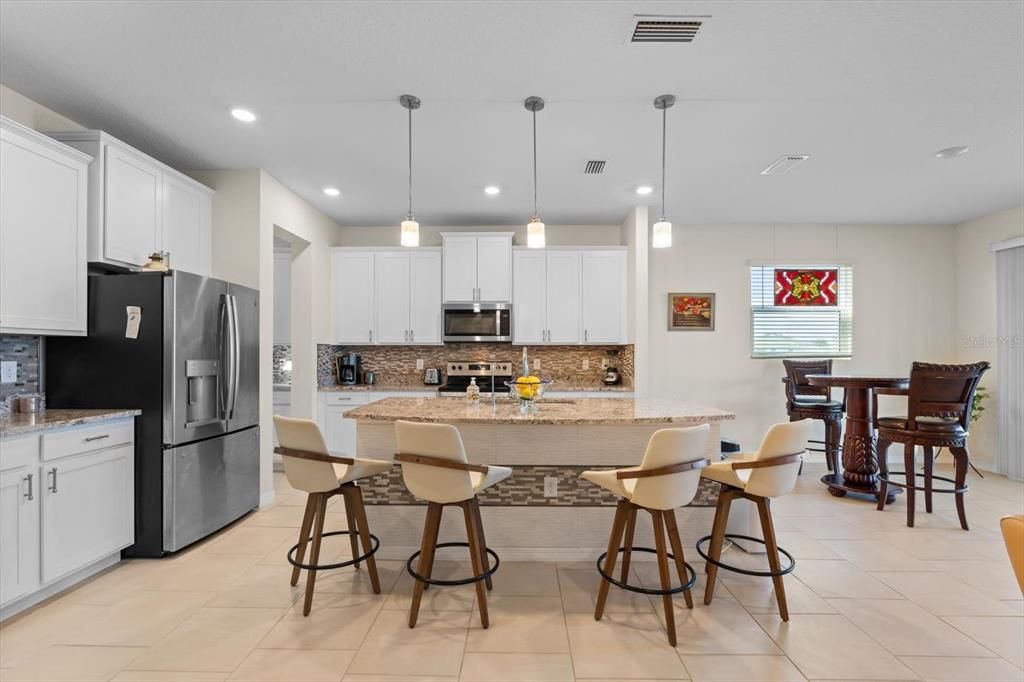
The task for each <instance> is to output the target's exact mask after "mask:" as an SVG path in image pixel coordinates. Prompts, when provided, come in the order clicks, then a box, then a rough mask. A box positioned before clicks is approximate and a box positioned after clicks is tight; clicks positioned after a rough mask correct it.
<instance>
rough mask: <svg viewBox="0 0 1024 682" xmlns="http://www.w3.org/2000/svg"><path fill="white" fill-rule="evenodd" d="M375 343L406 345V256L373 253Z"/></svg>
mask: <svg viewBox="0 0 1024 682" xmlns="http://www.w3.org/2000/svg"><path fill="white" fill-rule="evenodd" d="M373 277H374V281H375V292H376V295H375V307H376V311H377V324H376V326H375V327H374V329H375V330H376V334H375V336H374V341H376V342H377V343H396V344H399V343H408V342H409V254H408V253H394V252H383V253H378V254H374V260H373Z"/></svg>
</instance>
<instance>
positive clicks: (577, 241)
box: [334, 222, 622, 246]
mask: <svg viewBox="0 0 1024 682" xmlns="http://www.w3.org/2000/svg"><path fill="white" fill-rule="evenodd" d="M442 232H515V236H513V237H512V243H513V244H516V245H522V246H525V245H526V225H525V224H523V225H500V226H495V225H490V226H486V227H442V226H426V225H420V246H441V233H442ZM544 233H545V238H546V240H547V244H548V246H612V245H619V244H622V234H621V227H620V226H618V225H548V226H547V227H546V228H545V230H544ZM337 234H338V240H337V241H336V242H335V244H334V246H399V243H398V237H399V232H398V223H397V222H396V223H395V224H394V225H378V226H374V227H341V228H338V232H337Z"/></svg>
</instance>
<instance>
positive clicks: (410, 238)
mask: <svg viewBox="0 0 1024 682" xmlns="http://www.w3.org/2000/svg"><path fill="white" fill-rule="evenodd" d="M398 102H399V104H401V105H402V106H403V107H405V108H406V109H408V110H409V211H408V212H407V213H406V214H405V220H403V221H402V238H401V244H402V246H419V245H420V224H419V223H418V222H416V218H414V217H413V214H412V110H413V109H419V108H420V98H419V97H414V96H413V95H402V96H401V97H399V98H398Z"/></svg>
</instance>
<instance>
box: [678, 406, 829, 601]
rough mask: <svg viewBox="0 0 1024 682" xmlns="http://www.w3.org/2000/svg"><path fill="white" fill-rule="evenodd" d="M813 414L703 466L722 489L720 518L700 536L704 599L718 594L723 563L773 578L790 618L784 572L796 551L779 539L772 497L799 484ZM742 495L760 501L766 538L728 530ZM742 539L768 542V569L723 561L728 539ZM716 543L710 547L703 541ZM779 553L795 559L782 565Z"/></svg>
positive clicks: (703, 475)
mask: <svg viewBox="0 0 1024 682" xmlns="http://www.w3.org/2000/svg"><path fill="white" fill-rule="evenodd" d="M810 431H811V420H810V419H802V420H800V421H798V422H790V423H788V424H786V423H783V424H776V425H774V426H773V427H771V428H770V429H768V433H766V434H765V436H764V440H762V441H761V447H760V448H758V450H757V452H756V453H754V454H753V455H748V456H743V455H742V454H741V456H739V457H736V458H733V459H729V460H726V461H722V462H715V463H713V464H712V465H711V466H709V467H707V468H706V469H703V470H702V471H701V472H700V475H701V478H707V479H710V480H712V481H717V482H718V483H719V484H721V486H722V489H721V492H720V493H719V494H718V506H717V507H716V508H715V520H714V523H713V525H712V527H711V535H705V536H704V537H702V538H701V539H700V540H698V541H697V553H698V554H700V555H701V556H702V557H703V558H704V560H705V561H706V562H707V585H706V586H705V588H704V603H705V604H710V603H711V600H712V598H713V597H714V595H715V580H716V579H717V578H718V569H719V568H722V569H725V570H727V571H731V572H734V573H741V574H743V575H752V576H760V577H765V578H771V579H772V582H773V583H774V586H775V601H776V603H778V605H779V616H780V617H781V618H782V620H784V621H788V620H789V606H788V605H787V603H786V588H785V585H784V584H783V582H782V581H783V576H784V575H786V574H787V573H790V572H792V570H793V569H794V568H795V567H796V560H795V559H793V555H791V554H790V553H789V552H787V551H786V550H784V549H783V548H781V547H779V545H778V542H777V541H776V539H775V525H774V523H773V522H772V512H771V506H770V505H771V499H772V498H774V497H781V496H782V495H787V494H789V493H790V492H791V491H792V490H793V488H794V486H796V478H797V475H798V472H799V470H800V462H801V461H802V460H803V457H804V452H805V450H806V449H807V436H808V435H810ZM737 498H742V499H746V500H750V501H751V502H753V503H754V504H755V505H757V511H758V515H759V516H760V517H761V534H762V535H763V536H764V539H761V538H755V537H752V536H749V535H734V534H731V533H726V532H725V531H726V526H727V525H728V523H729V509H730V508H731V507H732V501H733V500H734V499H737ZM732 539H740V540H747V541H749V542H756V543H760V544H763V545H764V546H765V550H766V552H767V555H768V567H769V570H767V571H755V570H750V569H746V568H740V567H738V566H731V565H729V564H726V563H724V562H722V548H723V547H724V546H725V541H726V540H732ZM705 543H710V544H709V545H708V549H707V551H706V552H705V551H704V549H703V547H702V545H704V544H705ZM779 554H782V555H783V556H785V557H786V558H787V559H788V560H789V563H788V565H786V566H783V565H782V562H781V561H780V560H779Z"/></svg>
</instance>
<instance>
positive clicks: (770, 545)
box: [757, 497, 789, 621]
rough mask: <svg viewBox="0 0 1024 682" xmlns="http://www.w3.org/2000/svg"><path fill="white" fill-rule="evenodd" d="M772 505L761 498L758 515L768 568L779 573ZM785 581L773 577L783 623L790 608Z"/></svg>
mask: <svg viewBox="0 0 1024 682" xmlns="http://www.w3.org/2000/svg"><path fill="white" fill-rule="evenodd" d="M770 503H771V501H770V500H769V499H768V498H766V497H762V498H759V499H758V500H757V513H758V515H760V517H761V533H762V534H763V535H764V544H765V549H766V550H767V552H768V566H769V567H770V568H771V569H772V571H774V572H776V573H778V572H779V571H781V570H782V562H780V561H779V545H778V543H777V542H776V540H775V524H774V523H772V512H771V507H770V506H769V505H770ZM783 580H784V576H781V575H775V576H772V582H773V583H774V584H775V601H777V602H778V604H779V616H781V617H782V620H783V621H788V620H789V606H788V605H787V604H786V585H785V583H784V582H783Z"/></svg>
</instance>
